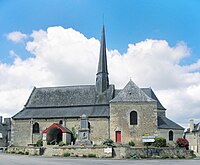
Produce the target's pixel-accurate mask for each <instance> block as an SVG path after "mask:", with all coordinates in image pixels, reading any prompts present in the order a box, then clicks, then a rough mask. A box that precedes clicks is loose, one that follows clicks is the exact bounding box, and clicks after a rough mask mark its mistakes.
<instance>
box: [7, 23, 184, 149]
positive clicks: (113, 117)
mask: <svg viewBox="0 0 200 165" xmlns="http://www.w3.org/2000/svg"><path fill="white" fill-rule="evenodd" d="M165 111H166V109H165V108H164V107H163V106H162V104H161V103H160V101H159V100H158V98H157V97H156V95H155V93H154V91H153V90H152V89H151V88H139V87H138V86H137V85H136V84H135V83H134V82H133V81H132V80H130V81H129V82H128V83H127V85H126V86H125V87H124V88H123V89H115V85H113V84H110V82H109V76H108V67H107V56H106V41H105V32H104V26H103V27H102V34H101V45H100V54H99V63H98V69H97V73H96V84H94V85H80V86H60V87H42V88H36V87H34V89H33V90H32V93H31V94H30V96H29V98H28V100H27V102H26V104H25V105H24V107H23V109H22V110H21V111H19V112H18V113H17V114H15V115H14V116H13V117H12V133H11V138H12V139H11V141H12V145H13V146H27V145H30V144H35V143H36V142H37V141H38V140H43V142H44V141H45V142H47V144H48V145H51V144H58V143H59V142H60V141H63V142H65V143H67V144H72V141H73V139H75V138H76V136H77V134H78V131H79V130H80V128H81V127H80V122H81V118H82V117H84V118H86V119H87V124H86V125H87V131H88V132H87V133H88V134H89V140H90V141H91V143H92V144H96V145H101V144H102V143H103V142H104V141H105V140H106V139H112V140H113V141H114V142H115V143H116V144H118V143H119V144H128V142H130V141H134V142H135V144H136V145H137V146H141V145H142V144H143V143H142V136H143V135H144V134H148V135H152V136H159V137H164V138H165V139H166V140H167V143H168V144H173V143H174V142H175V141H176V139H177V138H179V137H182V136H183V131H184V128H183V127H181V126H180V125H178V124H176V123H175V122H173V121H172V120H170V119H168V118H167V117H166V114H165ZM84 136H85V134H84Z"/></svg>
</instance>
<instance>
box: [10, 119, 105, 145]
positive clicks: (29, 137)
mask: <svg viewBox="0 0 200 165" xmlns="http://www.w3.org/2000/svg"><path fill="white" fill-rule="evenodd" d="M60 120H62V121H63V126H64V127H67V128H68V129H70V130H72V128H74V129H75V131H76V132H78V129H79V128H80V118H69V119H63V118H60V119H29V120H13V121H12V144H13V145H14V146H27V145H28V144H35V143H36V142H37V141H38V140H40V139H42V131H43V130H45V129H46V128H48V127H49V126H51V125H52V124H53V123H59V121H60ZM35 122H37V123H39V128H40V133H32V125H33V124H34V123H35ZM89 122H90V126H91V131H90V137H91V138H90V140H91V141H93V142H94V143H95V144H101V143H102V142H103V141H104V140H105V139H107V138H109V119H108V118H89ZM22 137H23V138H22Z"/></svg>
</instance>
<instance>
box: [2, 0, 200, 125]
mask: <svg viewBox="0 0 200 165" xmlns="http://www.w3.org/2000/svg"><path fill="white" fill-rule="evenodd" d="M199 11H200V1H199V0H190V1H188V0H176V1H174V0H123V1H120V0H101V1H99V0H0V115H2V116H4V117H12V116H13V115H14V114H16V113H17V112H18V111H20V110H21V109H22V108H23V106H24V105H25V104H26V102H27V100H28V97H29V95H30V93H31V91H32V89H33V87H34V86H36V87H46V86H47V87H48V86H60V85H61V86H64V85H66V86H68V85H78V84H79V85H81V84H94V83H95V74H96V70H97V63H98V56H99V47H100V42H99V41H100V37H101V28H102V24H104V25H105V34H106V44H107V58H108V71H109V78H110V83H112V84H115V85H116V88H117V89H122V88H123V87H124V86H125V85H126V84H127V83H128V81H129V80H130V78H131V79H132V80H133V81H134V82H135V83H136V84H137V85H138V86H139V87H151V88H152V89H153V90H154V92H155V94H156V95H157V97H158V98H159V100H160V101H161V103H162V104H163V106H164V107H165V108H166V109H167V116H168V117H169V118H170V119H172V120H173V121H175V122H178V123H179V124H181V125H182V126H184V127H187V123H188V122H189V120H190V119H194V120H195V122H200V97H199V93H200V57H199V55H200V30H199V29H200V17H199Z"/></svg>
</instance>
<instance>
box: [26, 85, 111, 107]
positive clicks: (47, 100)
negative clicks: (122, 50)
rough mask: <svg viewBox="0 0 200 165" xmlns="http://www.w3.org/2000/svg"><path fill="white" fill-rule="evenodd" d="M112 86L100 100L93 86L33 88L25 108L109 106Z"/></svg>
mask: <svg viewBox="0 0 200 165" xmlns="http://www.w3.org/2000/svg"><path fill="white" fill-rule="evenodd" d="M113 90H114V86H113V85H110V87H109V89H108V90H107V93H104V94H102V98H101V99H99V98H98V97H96V88H95V85H81V86H64V87H46V88H34V89H33V91H32V94H31V96H30V98H29V99H28V101H27V103H26V105H25V107H27V108H31V107H35V108H36V107H40V108H41V107H62V106H84V105H85V106H86V105H99V104H109V101H110V100H111V99H112V98H113ZM105 94H106V96H105Z"/></svg>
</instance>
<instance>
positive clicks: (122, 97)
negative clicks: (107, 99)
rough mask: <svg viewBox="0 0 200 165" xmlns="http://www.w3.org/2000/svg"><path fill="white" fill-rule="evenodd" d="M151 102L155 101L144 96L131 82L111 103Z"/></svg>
mask: <svg viewBox="0 0 200 165" xmlns="http://www.w3.org/2000/svg"><path fill="white" fill-rule="evenodd" d="M144 101H146V102H152V101H155V100H153V99H152V98H150V97H149V96H148V95H146V94H145V93H144V92H143V91H142V90H141V89H140V88H139V87H138V86H137V85H136V84H135V83H134V82H133V81H132V80H130V81H129V82H128V84H127V85H126V86H125V87H124V89H122V90H121V91H120V92H119V93H118V95H117V96H116V97H115V98H114V99H112V100H111V102H144Z"/></svg>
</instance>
